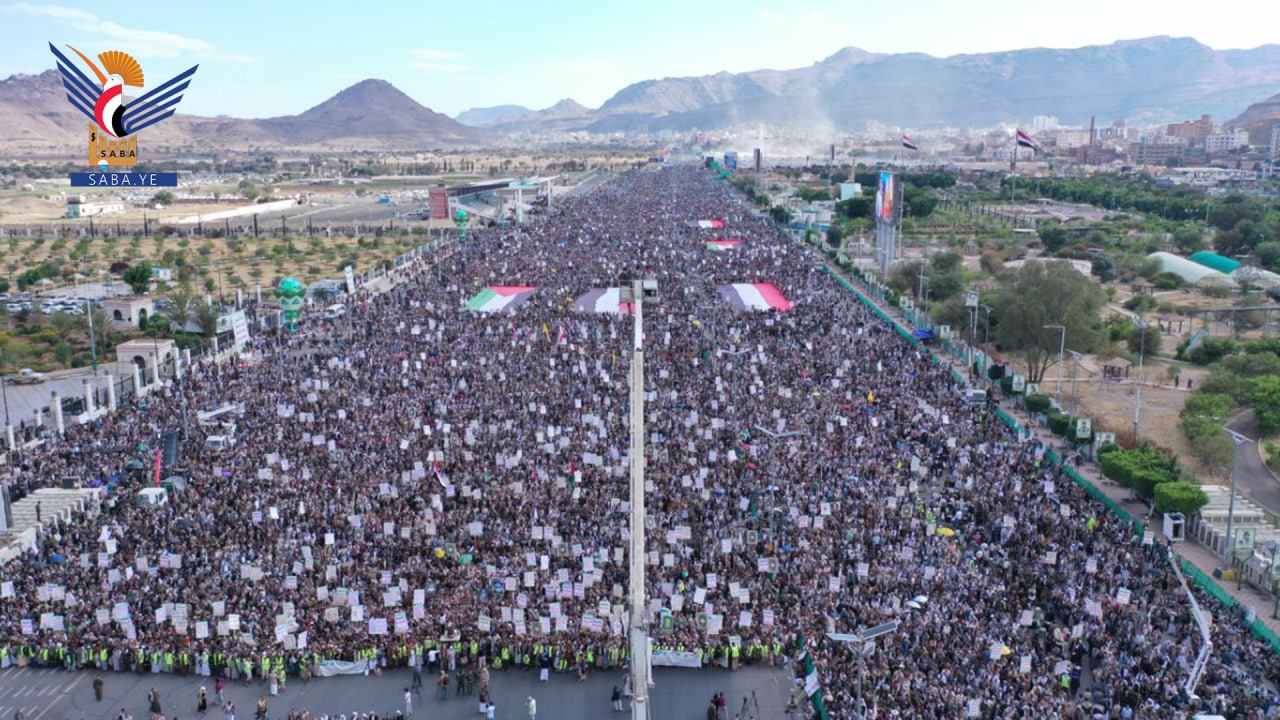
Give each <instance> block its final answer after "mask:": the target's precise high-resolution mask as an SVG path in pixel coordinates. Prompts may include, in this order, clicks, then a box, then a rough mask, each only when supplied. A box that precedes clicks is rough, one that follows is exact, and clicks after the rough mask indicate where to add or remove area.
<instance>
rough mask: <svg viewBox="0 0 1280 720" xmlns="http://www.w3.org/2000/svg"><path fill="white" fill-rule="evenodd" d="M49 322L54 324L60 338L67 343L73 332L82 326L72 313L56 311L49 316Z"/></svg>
mask: <svg viewBox="0 0 1280 720" xmlns="http://www.w3.org/2000/svg"><path fill="white" fill-rule="evenodd" d="M49 324H50V325H51V326H53V331H54V332H55V333H56V334H57V336H58V340H59V341H61V342H64V343H65V342H66V341H67V340H69V339H70V338H71V333H72V332H74V331H75V329H76V328H77V327H79V326H80V321H79V320H78V319H77V318H76V316H75V315H71V314H70V313H64V312H56V313H54V314H53V316H52V317H50V318H49Z"/></svg>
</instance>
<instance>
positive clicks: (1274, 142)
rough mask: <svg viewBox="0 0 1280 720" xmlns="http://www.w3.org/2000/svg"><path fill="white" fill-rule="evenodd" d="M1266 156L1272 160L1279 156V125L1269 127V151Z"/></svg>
mask: <svg viewBox="0 0 1280 720" xmlns="http://www.w3.org/2000/svg"><path fill="white" fill-rule="evenodd" d="M1267 157H1269V158H1271V159H1272V160H1276V159H1277V158H1280V125H1277V126H1275V127H1273V128H1271V153H1270V154H1269V155H1267Z"/></svg>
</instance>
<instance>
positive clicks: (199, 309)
mask: <svg viewBox="0 0 1280 720" xmlns="http://www.w3.org/2000/svg"><path fill="white" fill-rule="evenodd" d="M193 320H195V323H196V324H197V325H199V326H200V331H201V332H202V333H204V336H205V337H206V338H212V337H213V336H214V335H217V334H218V309H217V308H216V307H214V306H213V304H211V303H207V302H203V301H202V302H200V304H199V305H197V306H196V311H195V317H194V318H193Z"/></svg>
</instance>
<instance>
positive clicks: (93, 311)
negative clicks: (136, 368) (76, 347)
mask: <svg viewBox="0 0 1280 720" xmlns="http://www.w3.org/2000/svg"><path fill="white" fill-rule="evenodd" d="M90 317H92V318H93V336H94V344H95V345H97V346H98V356H99V357H103V358H105V357H107V353H108V351H109V350H110V349H111V348H112V346H114V345H115V344H116V340H117V339H119V337H120V333H119V332H118V331H117V330H116V327H115V325H114V324H113V323H112V320H111V316H110V315H108V314H107V311H106V310H103V309H102V308H101V307H99V306H97V305H94V306H93V307H92V308H90V310H89V314H88V315H86V316H84V320H83V322H84V327H85V329H86V330H88V327H89V318H90Z"/></svg>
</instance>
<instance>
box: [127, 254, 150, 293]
mask: <svg viewBox="0 0 1280 720" xmlns="http://www.w3.org/2000/svg"><path fill="white" fill-rule="evenodd" d="M122 277H123V279H124V281H125V282H126V283H128V284H129V287H130V289H132V290H133V292H134V294H135V295H145V294H146V292H147V289H148V288H150V287H151V263H149V262H147V261H145V260H144V261H142V262H140V263H138V264H137V265H134V266H132V267H130V268H129V269H128V270H125V271H124V275H123V276H122Z"/></svg>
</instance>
